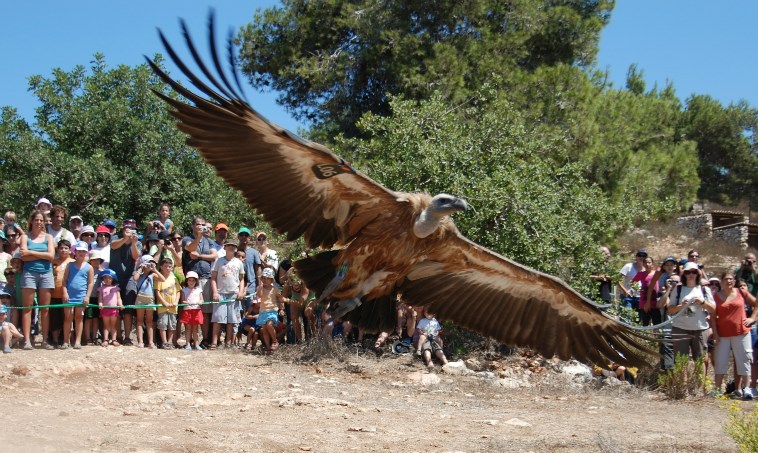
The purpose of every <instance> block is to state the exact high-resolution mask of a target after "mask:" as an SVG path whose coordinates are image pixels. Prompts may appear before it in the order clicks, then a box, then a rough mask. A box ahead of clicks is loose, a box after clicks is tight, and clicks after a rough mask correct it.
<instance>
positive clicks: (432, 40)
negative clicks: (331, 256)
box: [239, 0, 613, 136]
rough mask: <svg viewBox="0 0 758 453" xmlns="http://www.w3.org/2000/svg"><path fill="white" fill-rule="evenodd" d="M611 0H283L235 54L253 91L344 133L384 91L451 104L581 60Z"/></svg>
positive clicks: (380, 101) (379, 109) (375, 108)
mask: <svg viewBox="0 0 758 453" xmlns="http://www.w3.org/2000/svg"><path fill="white" fill-rule="evenodd" d="M612 7H613V1H603V0H600V1H599V0H555V1H551V2H533V1H529V0H512V1H508V2H502V1H496V0H484V1H472V0H465V1H457V0H444V1H438V2H427V1H421V0H387V1H382V2H377V1H373V0H361V1H347V0H317V1H310V0H285V1H283V5H282V7H272V8H268V9H266V10H263V11H262V12H259V13H257V14H256V16H255V19H254V21H253V23H252V24H250V25H249V26H248V27H247V28H245V29H243V31H242V32H241V34H240V37H239V41H240V43H241V44H242V51H241V55H240V56H241V59H242V63H243V71H244V72H246V73H247V74H248V75H249V76H250V78H251V81H252V82H253V85H254V86H256V87H259V88H264V87H270V88H273V89H275V90H277V91H280V92H282V95H281V96H280V99H279V100H280V102H281V103H282V104H283V105H285V106H286V107H287V108H288V109H290V110H291V111H292V112H293V113H295V114H296V115H297V116H298V117H299V118H300V119H305V120H309V121H312V122H314V123H315V124H316V125H317V126H318V128H319V129H320V130H321V131H322V132H324V131H326V132H332V133H333V132H343V133H346V134H348V135H350V136H352V135H355V134H356V133H357V130H356V128H355V122H356V120H357V119H358V118H360V116H361V115H362V114H363V113H365V112H373V113H375V114H380V115H386V114H387V113H388V112H389V104H388V102H389V98H388V94H395V95H403V96H404V97H406V98H408V99H425V98H428V97H429V96H430V95H431V94H432V93H434V92H439V93H444V96H445V99H446V100H447V101H449V102H451V103H453V104H456V103H459V102H461V101H463V100H465V99H467V98H468V97H469V94H470V93H472V92H475V91H476V90H478V89H479V88H480V87H481V86H483V84H484V82H486V81H487V79H488V78H489V77H490V76H491V75H492V74H499V73H502V72H510V71H514V70H519V69H526V70H533V69H535V68H537V67H539V66H542V65H555V64H559V63H563V64H568V65H580V66H585V65H589V64H591V63H592V62H593V61H594V59H595V55H596V53H597V41H598V39H599V33H600V30H601V29H602V27H603V25H605V23H606V22H607V20H608V15H609V13H610V10H611V9H612Z"/></svg>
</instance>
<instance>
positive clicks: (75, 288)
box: [66, 261, 92, 303]
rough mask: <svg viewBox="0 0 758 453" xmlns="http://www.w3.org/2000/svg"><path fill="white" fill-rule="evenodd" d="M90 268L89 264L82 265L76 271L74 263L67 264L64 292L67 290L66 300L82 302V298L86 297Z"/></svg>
mask: <svg viewBox="0 0 758 453" xmlns="http://www.w3.org/2000/svg"><path fill="white" fill-rule="evenodd" d="M91 267H92V266H91V265H90V264H89V263H84V264H83V265H82V268H81V269H77V268H76V262H75V261H73V262H71V263H68V280H66V290H68V298H69V300H70V302H72V303H73V302H77V303H78V302H84V298H85V297H86V296H87V286H88V285H89V269H90V268H91ZM87 302H89V301H87Z"/></svg>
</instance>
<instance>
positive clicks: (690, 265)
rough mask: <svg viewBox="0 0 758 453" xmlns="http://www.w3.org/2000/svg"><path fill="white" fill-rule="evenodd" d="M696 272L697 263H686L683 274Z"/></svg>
mask: <svg viewBox="0 0 758 453" xmlns="http://www.w3.org/2000/svg"><path fill="white" fill-rule="evenodd" d="M697 270H699V268H698V267H697V263H693V262H692V261H688V262H687V264H685V265H684V272H687V271H697Z"/></svg>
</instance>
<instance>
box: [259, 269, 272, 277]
mask: <svg viewBox="0 0 758 453" xmlns="http://www.w3.org/2000/svg"><path fill="white" fill-rule="evenodd" d="M261 277H268V278H274V270H273V269H271V268H270V267H267V268H265V269H263V272H261Z"/></svg>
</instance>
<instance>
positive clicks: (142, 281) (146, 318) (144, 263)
mask: <svg viewBox="0 0 758 453" xmlns="http://www.w3.org/2000/svg"><path fill="white" fill-rule="evenodd" d="M132 279H134V281H135V282H136V283H137V299H136V302H135V303H134V307H135V312H136V314H137V347H138V348H144V347H145V344H144V343H143V332H144V331H143V323H144V325H145V327H146V328H147V347H148V348H150V349H155V343H154V342H153V312H154V311H155V309H154V308H153V307H150V308H139V307H140V306H141V305H153V304H154V303H155V292H154V290H153V288H154V286H153V279H155V280H158V281H161V282H162V281H165V280H166V279H165V278H164V277H163V275H161V274H160V273H159V272H158V271H157V270H156V269H155V259H154V258H153V257H152V256H150V255H142V257H140V259H139V262H138V266H137V267H135V269H134V274H132Z"/></svg>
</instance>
